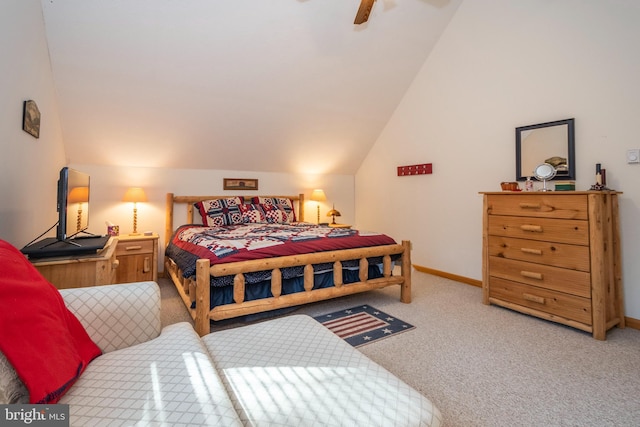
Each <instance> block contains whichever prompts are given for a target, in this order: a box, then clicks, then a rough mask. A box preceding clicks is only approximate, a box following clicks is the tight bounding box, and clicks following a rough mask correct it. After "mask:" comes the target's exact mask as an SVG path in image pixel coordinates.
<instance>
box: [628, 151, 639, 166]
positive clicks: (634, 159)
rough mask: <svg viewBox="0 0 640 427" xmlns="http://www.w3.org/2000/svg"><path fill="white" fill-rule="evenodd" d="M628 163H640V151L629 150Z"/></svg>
mask: <svg viewBox="0 0 640 427" xmlns="http://www.w3.org/2000/svg"><path fill="white" fill-rule="evenodd" d="M627 163H640V149H639V148H634V149H631V150H627Z"/></svg>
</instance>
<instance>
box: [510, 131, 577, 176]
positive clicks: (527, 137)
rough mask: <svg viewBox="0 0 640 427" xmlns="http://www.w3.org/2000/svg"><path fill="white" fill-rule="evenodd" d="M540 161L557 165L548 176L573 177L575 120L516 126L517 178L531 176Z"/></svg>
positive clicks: (574, 172)
mask: <svg viewBox="0 0 640 427" xmlns="http://www.w3.org/2000/svg"><path fill="white" fill-rule="evenodd" d="M542 163H549V164H551V165H552V166H553V167H554V168H556V176H555V177H554V178H551V179H556V180H574V179H576V156H575V119H565V120H557V121H554V122H547V123H538V124H535V125H528V126H521V127H517V128H516V180H517V181H526V179H527V177H532V176H534V170H535V169H536V167H537V166H538V165H540V164H542Z"/></svg>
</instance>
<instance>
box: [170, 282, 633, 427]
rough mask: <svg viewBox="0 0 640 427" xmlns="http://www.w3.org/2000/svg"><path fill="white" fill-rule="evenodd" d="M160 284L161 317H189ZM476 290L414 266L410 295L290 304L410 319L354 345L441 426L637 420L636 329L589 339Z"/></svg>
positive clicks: (308, 310) (311, 310)
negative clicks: (436, 415) (420, 398)
mask: <svg viewBox="0 0 640 427" xmlns="http://www.w3.org/2000/svg"><path fill="white" fill-rule="evenodd" d="M160 284H161V290H162V296H163V299H162V302H163V314H162V317H163V324H167V323H173V322H175V321H182V320H190V317H189V316H188V314H187V313H186V310H185V309H184V306H183V305H182V302H181V300H180V299H179V297H178V296H177V292H176V291H175V289H174V288H173V284H171V282H170V281H169V280H167V279H160ZM481 300H482V296H481V289H480V288H476V287H473V286H469V285H465V284H461V283H457V282H454V281H451V280H448V279H444V278H441V277H436V276H431V275H428V274H424V273H419V272H414V274H413V302H412V303H411V304H402V303H401V302H400V301H399V288H398V287H392V288H388V289H384V290H379V291H372V292H367V293H365V294H360V295H352V296H348V297H343V298H340V299H337V300H332V301H326V302H321V303H316V304H312V305H308V306H304V307H300V308H299V309H297V310H295V313H296V314H309V315H311V316H317V315H319V314H324V313H329V312H332V311H336V310H340V309H345V308H348V307H352V306H355V305H360V304H371V305H373V306H375V307H376V308H378V309H380V310H383V311H385V312H387V313H389V314H391V315H394V316H398V317H399V318H401V319H403V320H405V321H407V322H409V323H411V324H413V325H415V326H416V328H415V329H414V330H412V331H408V332H406V333H403V334H399V335H396V336H393V337H389V338H387V339H385V340H381V341H379V342H375V343H372V344H370V345H367V346H364V347H360V348H359V349H358V350H359V351H361V352H362V353H364V354H366V355H367V356H369V357H370V358H371V359H373V360H375V361H376V362H378V363H379V364H380V365H382V366H384V367H385V368H387V369H388V370H389V371H391V372H393V373H394V374H395V375H397V376H398V377H400V378H402V379H403V380H404V381H405V382H407V383H408V384H410V385H412V386H413V387H415V388H416V389H418V390H420V392H422V393H423V394H424V395H425V396H427V397H428V398H429V399H430V400H431V401H432V402H433V403H434V404H435V405H436V406H437V407H438V408H439V409H440V411H441V412H442V413H443V415H444V419H445V425H446V426H450V427H467V426H487V427H489V426H490V427H500V426H505V427H506V426H508V427H514V426H580V427H584V426H625V427H626V426H637V425H640V331H638V330H635V329H630V328H626V329H618V328H614V329H613V330H611V331H609V333H608V334H607V340H606V341H596V340H594V339H593V338H591V335H590V334H587V333H584V332H581V331H578V330H575V329H572V328H568V327H565V326H562V325H557V324H555V323H551V322H547V321H544V320H541V319H537V318H533V317H530V316H526V315H523V314H519V313H515V312H512V311H510V310H506V309H503V308H499V307H495V306H485V305H483V304H482V303H481ZM242 324H244V323H243V322H233V323H226V324H225V325H223V326H222V327H224V328H227V327H235V326H238V325H242ZM218 327H219V326H217V325H216V326H214V327H213V328H212V330H216V329H217V328H218Z"/></svg>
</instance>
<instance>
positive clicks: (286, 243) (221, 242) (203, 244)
mask: <svg viewBox="0 0 640 427" xmlns="http://www.w3.org/2000/svg"><path fill="white" fill-rule="evenodd" d="M395 243H396V241H395V240H393V239H392V238H391V237H389V236H387V235H384V234H381V233H375V232H367V231H360V230H352V229H345V228H330V227H324V226H317V225H314V224H308V223H289V224H263V223H260V224H241V225H229V226H224V227H208V226H202V225H193V224H188V225H183V226H181V227H179V228H178V230H177V231H176V232H175V233H174V235H173V237H172V238H171V241H170V242H169V246H168V247H167V251H166V254H167V256H169V257H170V258H171V259H173V260H174V261H175V262H176V264H178V266H179V267H180V268H181V269H182V271H183V273H184V275H185V276H186V277H189V276H192V275H194V274H195V260H196V259H199V258H206V259H209V260H210V261H211V264H212V265H213V264H222V263H229V262H236V261H247V260H254V259H264V258H272V257H279V256H286V255H299V254H308V253H314V252H323V251H332V250H340V249H353V248H361V247H369V246H379V245H392V244H395Z"/></svg>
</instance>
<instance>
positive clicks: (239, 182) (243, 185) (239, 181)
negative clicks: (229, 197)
mask: <svg viewBox="0 0 640 427" xmlns="http://www.w3.org/2000/svg"><path fill="white" fill-rule="evenodd" d="M223 188H224V189H225V190H257V189H258V180H257V179H252V178H223Z"/></svg>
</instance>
